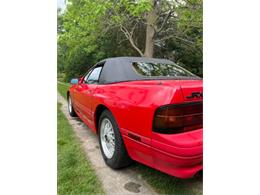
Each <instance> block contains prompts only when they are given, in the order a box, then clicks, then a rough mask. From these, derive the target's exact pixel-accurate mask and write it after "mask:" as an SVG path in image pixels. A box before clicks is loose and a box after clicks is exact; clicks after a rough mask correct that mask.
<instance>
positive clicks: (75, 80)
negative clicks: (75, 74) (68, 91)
mask: <svg viewBox="0 0 260 195" xmlns="http://www.w3.org/2000/svg"><path fill="white" fill-rule="evenodd" d="M78 82H79V80H78V79H71V81H70V84H72V85H76V84H78Z"/></svg>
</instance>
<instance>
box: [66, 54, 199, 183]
mask: <svg viewBox="0 0 260 195" xmlns="http://www.w3.org/2000/svg"><path fill="white" fill-rule="evenodd" d="M202 82H203V81H202V79H201V78H200V77H198V76H196V75H194V74H192V73H190V72H189V71H187V70H185V69H183V68H182V67H180V66H178V65H176V64H175V63H173V62H172V61H169V60H164V59H154V58H141V57H140V58H139V57H117V58H109V59H106V60H103V61H101V62H99V63H97V64H96V65H94V66H93V67H92V68H91V69H90V70H89V71H88V72H87V73H86V74H85V76H83V77H81V78H80V79H72V81H71V83H72V84H73V85H72V87H71V88H70V89H69V91H68V92H67V99H68V110H69V113H70V115H71V116H73V117H74V116H78V117H80V118H81V119H82V120H83V121H84V123H86V124H87V125H88V127H89V128H90V129H91V130H93V131H94V132H95V133H97V134H98V137H99V143H100V149H101V153H102V156H103V158H104V161H105V163H106V164H107V165H108V166H109V167H111V168H113V169H118V168H122V167H125V166H127V165H129V164H130V163H131V162H132V161H133V160H135V161H138V162H140V163H143V164H145V165H147V166H150V167H153V168H155V169H157V170H160V171H162V172H165V173H167V174H169V175H172V176H175V177H179V178H189V177H192V176H194V175H195V174H196V173H197V172H199V171H201V170H202V167H203V165H202V162H203V149H202V148H203V140H202V139H203V134H202V129H203V109H202V107H203V103H202V100H203V95H202V90H203V83H202Z"/></svg>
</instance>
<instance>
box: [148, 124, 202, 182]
mask: <svg viewBox="0 0 260 195" xmlns="http://www.w3.org/2000/svg"><path fill="white" fill-rule="evenodd" d="M202 131H203V130H202V129H198V130H195V131H191V132H186V133H182V134H173V135H165V134H153V139H152V150H153V151H152V153H153V157H154V166H155V168H156V169H158V170H160V171H163V172H166V173H168V174H169V175H173V176H176V177H180V178H190V177H192V176H194V175H195V174H196V173H197V172H198V171H200V170H202V169H203V141H202V139H203V134H202Z"/></svg>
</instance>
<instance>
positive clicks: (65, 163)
mask: <svg viewBox="0 0 260 195" xmlns="http://www.w3.org/2000/svg"><path fill="white" fill-rule="evenodd" d="M60 106H61V105H60V104H58V143H57V144H58V194H60V195H66V194H68V195H74V194H75V195H78V194H104V193H103V190H102V186H101V183H100V181H99V180H98V178H97V176H96V174H95V171H94V170H93V169H92V167H91V165H90V163H89V161H88V160H87V159H86V157H85V154H84V151H83V150H82V148H81V146H80V143H79V141H78V140H77V138H76V137H75V135H74V132H73V129H72V127H71V126H70V124H69V122H68V120H67V119H66V117H65V116H64V114H63V113H62V112H61V110H60Z"/></svg>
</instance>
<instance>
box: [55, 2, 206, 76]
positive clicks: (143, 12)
mask: <svg viewBox="0 0 260 195" xmlns="http://www.w3.org/2000/svg"><path fill="white" fill-rule="evenodd" d="M128 55H133V56H138V55H139V56H147V57H160V58H168V59H171V60H173V61H175V62H177V63H179V64H180V65H182V66H185V67H186V68H188V69H190V70H191V71H192V72H194V73H197V74H199V75H202V0H181V1H178V0H95V1H93V0H71V1H69V4H68V6H67V9H66V11H65V12H64V13H59V14H58V71H64V72H65V75H66V80H68V79H70V78H71V77H73V76H78V75H80V74H82V73H83V72H84V70H86V69H88V68H89V67H90V66H91V65H92V64H94V63H95V62H97V61H99V60H101V59H103V58H107V57H113V56H128ZM82 71H83V72H82Z"/></svg>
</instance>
